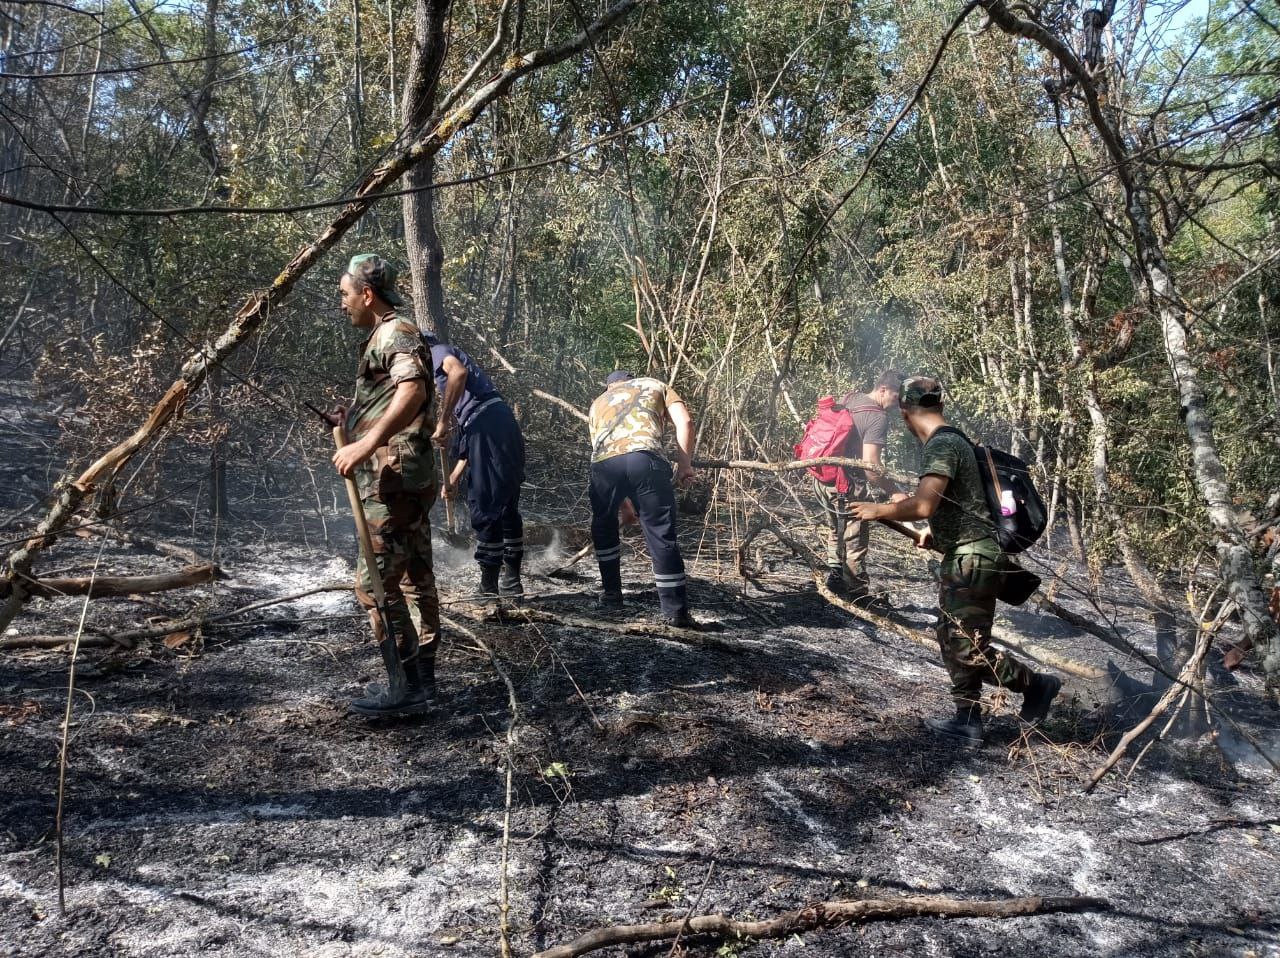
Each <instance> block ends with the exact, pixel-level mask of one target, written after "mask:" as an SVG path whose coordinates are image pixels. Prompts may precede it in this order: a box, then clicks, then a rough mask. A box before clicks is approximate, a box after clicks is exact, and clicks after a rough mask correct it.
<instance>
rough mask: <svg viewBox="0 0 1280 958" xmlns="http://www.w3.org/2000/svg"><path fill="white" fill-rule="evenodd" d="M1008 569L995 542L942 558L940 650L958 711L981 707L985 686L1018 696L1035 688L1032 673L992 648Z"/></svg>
mask: <svg viewBox="0 0 1280 958" xmlns="http://www.w3.org/2000/svg"><path fill="white" fill-rule="evenodd" d="M1004 565H1005V560H1004V557H1003V556H1002V555H1001V554H1000V550H999V547H998V546H997V545H996V544H995V543H994V542H993V541H991V540H990V539H981V540H979V541H978V542H970V543H966V544H964V545H962V546H958V547H957V548H955V549H952V550H951V551H950V552H948V553H947V554H946V555H944V556H943V557H942V582H941V585H940V587H939V591H938V626H937V631H938V645H939V646H941V648H942V664H943V665H944V666H946V669H947V672H948V673H949V674H950V676H951V696H952V698H954V699H955V700H956V705H957V706H970V705H977V704H978V703H979V702H980V701H981V700H982V684H983V683H984V682H985V683H987V684H988V685H999V686H1003V687H1004V688H1007V689H1009V690H1010V691H1012V692H1018V693H1022V692H1026V691H1027V689H1028V688H1029V687H1030V685H1031V680H1032V678H1033V674H1034V673H1032V671H1031V670H1030V669H1028V668H1027V667H1026V666H1025V665H1023V664H1022V663H1021V662H1019V661H1018V660H1017V659H1015V658H1013V657H1012V656H1010V655H1008V654H1007V653H1005V652H998V651H994V650H992V648H991V627H992V624H993V623H994V621H995V616H996V595H997V593H999V591H1000V583H1001V579H1002V578H1003V576H1004Z"/></svg>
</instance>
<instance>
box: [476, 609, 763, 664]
mask: <svg viewBox="0 0 1280 958" xmlns="http://www.w3.org/2000/svg"><path fill="white" fill-rule="evenodd" d="M477 619H478V620H479V621H489V622H499V623H506V622H530V623H532V622H545V623H547V624H549V625H562V626H565V627H567V628H573V629H591V630H594V631H596V632H616V633H618V634H619V635H657V636H661V637H663V638H667V639H673V640H675V641H676V642H683V643H684V644H686V645H696V646H702V647H706V648H715V649H721V650H723V651H725V652H733V653H735V654H741V652H742V651H743V649H744V648H746V647H747V646H748V645H750V644H752V643H746V642H729V641H727V640H725V639H721V638H717V637H716V636H714V635H710V634H708V633H707V632H703V631H699V630H697V629H678V628H675V627H674V626H670V625H662V624H661V623H658V622H611V621H609V620H608V619H595V618H591V617H589V616H585V615H562V614H561V613H558V612H549V611H547V610H546V609H534V608H531V607H530V606H527V605H521V606H509V605H505V604H501V603H500V604H498V605H497V606H495V607H493V608H491V609H485V610H484V611H483V612H481V613H480V615H479V616H477Z"/></svg>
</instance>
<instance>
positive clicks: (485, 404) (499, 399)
mask: <svg viewBox="0 0 1280 958" xmlns="http://www.w3.org/2000/svg"><path fill="white" fill-rule="evenodd" d="M500 402H502V397H501V396H491V397H490V398H488V399H486V400H485V401H484V402H482V403H481V404H480V405H479V406H477V407H476V408H475V409H474V410H473V411H472V413H471V415H470V416H468V417H467V421H466V422H464V423H462V428H463V429H464V430H465V429H466V428H467V427H468V426H470V425H471V424H472V423H473V422H475V420H476V416H478V415H480V414H481V413H482V412H484V411H485V410H486V409H488V408H489V407H490V406H495V405H497V404H498V403H500Z"/></svg>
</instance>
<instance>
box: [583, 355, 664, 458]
mask: <svg viewBox="0 0 1280 958" xmlns="http://www.w3.org/2000/svg"><path fill="white" fill-rule="evenodd" d="M679 402H684V400H683V399H681V398H680V395H679V394H678V393H677V392H676V391H675V390H674V389H672V388H671V387H670V386H668V385H667V384H666V383H663V382H661V381H660V380H657V379H652V378H650V377H648V376H638V377H636V378H635V379H627V380H624V381H623V382H620V383H617V384H615V385H613V386H610V387H609V389H608V391H607V392H605V393H604V394H603V395H601V396H598V397H596V401H595V402H593V403H592V404H591V414H590V416H589V417H588V418H589V420H590V422H589V429H590V431H591V461H592V462H603V461H604V460H605V459H612V458H613V457H614V456H622V455H625V454H626V453H629V452H655V453H659V454H661V453H662V431H663V427H664V426H665V425H666V421H667V408H668V407H670V406H674V405H675V404H676V403H679Z"/></svg>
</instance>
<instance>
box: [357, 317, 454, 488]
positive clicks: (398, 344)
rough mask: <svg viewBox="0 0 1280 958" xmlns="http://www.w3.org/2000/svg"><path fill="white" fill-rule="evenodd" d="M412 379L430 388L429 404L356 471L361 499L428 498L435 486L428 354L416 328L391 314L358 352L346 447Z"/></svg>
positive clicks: (432, 385)
mask: <svg viewBox="0 0 1280 958" xmlns="http://www.w3.org/2000/svg"><path fill="white" fill-rule="evenodd" d="M413 379H421V380H422V382H423V384H424V385H425V386H426V390H427V396H426V400H425V401H424V402H423V404H422V408H421V409H420V410H419V411H418V414H417V415H416V416H415V417H414V418H413V420H412V421H411V422H410V423H409V425H407V426H405V428H403V429H401V430H400V431H399V432H397V433H396V434H395V435H393V436H392V437H391V438H390V439H389V440H388V441H387V444H386V445H384V446H379V447H378V449H377V450H376V451H375V452H374V454H373V455H372V456H371V457H370V458H369V459H367V460H365V461H364V462H363V463H361V464H360V465H359V467H357V469H356V474H355V480H356V486H357V488H358V489H359V490H360V498H361V499H369V498H379V499H381V498H383V497H385V496H388V495H395V494H396V493H403V492H408V493H414V492H425V491H426V490H428V489H430V488H431V487H432V486H433V485H434V484H435V482H436V475H435V455H434V453H433V452H432V449H431V433H432V432H434V431H435V417H434V416H433V415H432V413H431V410H432V397H433V395H434V393H435V381H434V380H433V379H432V376H431V358H430V354H429V353H428V351H427V346H426V343H425V342H423V339H422V336H421V335H420V334H419V332H418V327H417V326H415V325H414V324H413V323H411V322H409V321H408V320H405V319H401V318H400V317H398V316H397V315H396V314H395V313H388V314H387V315H386V316H384V317H383V318H382V320H381V321H380V322H379V323H378V324H377V325H376V326H375V327H374V328H373V331H372V332H371V333H370V334H369V338H368V339H366V340H365V341H364V343H363V344H362V345H361V347H360V365H359V366H358V367H357V369H356V395H355V401H354V402H353V403H352V404H351V408H350V409H349V410H348V411H347V423H346V427H347V441H348V442H354V441H356V440H357V439H360V438H361V437H362V436H364V435H365V433H367V432H368V431H369V430H370V429H371V428H372V427H373V425H374V423H376V422H377V421H378V420H379V419H381V418H382V417H383V416H384V415H385V414H386V412H387V410H388V409H389V408H390V407H391V400H392V398H393V397H394V396H395V393H396V387H397V386H398V385H399V384H400V383H402V382H408V381H410V380H413Z"/></svg>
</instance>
